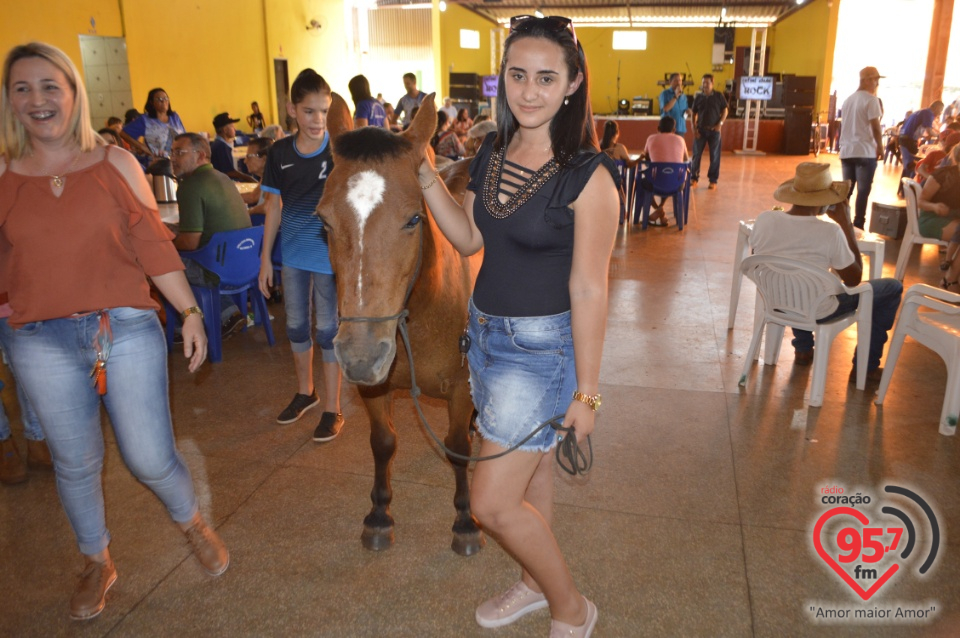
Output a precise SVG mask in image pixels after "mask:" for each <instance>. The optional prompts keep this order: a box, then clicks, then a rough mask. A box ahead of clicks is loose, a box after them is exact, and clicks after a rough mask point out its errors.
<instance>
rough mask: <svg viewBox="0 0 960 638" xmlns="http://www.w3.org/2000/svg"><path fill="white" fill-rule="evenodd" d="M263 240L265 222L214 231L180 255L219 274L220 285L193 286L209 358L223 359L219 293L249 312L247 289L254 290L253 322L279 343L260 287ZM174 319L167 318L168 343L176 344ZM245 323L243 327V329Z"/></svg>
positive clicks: (172, 311)
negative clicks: (202, 243) (201, 243)
mask: <svg viewBox="0 0 960 638" xmlns="http://www.w3.org/2000/svg"><path fill="white" fill-rule="evenodd" d="M262 244H263V226H253V227H251V228H243V229H240V230H231V231H226V232H222V233H214V235H213V237H211V238H210V242H209V243H208V244H207V245H206V246H204V247H203V248H201V249H199V250H193V251H189V252H182V253H180V256H181V257H184V258H187V259H192V260H194V261H195V262H197V263H198V264H200V265H201V266H203V267H204V268H205V269H206V270H209V271H210V272H212V273H214V274H216V275H217V276H218V277H219V278H220V284H219V285H217V286H196V285H193V284H191V286H190V288H191V289H192V290H193V294H194V295H195V296H196V298H197V303H199V304H200V309H201V310H202V311H203V326H204V328H205V329H206V331H207V340H208V351H209V355H210V361H211V362H212V363H219V362H220V361H222V360H223V339H222V337H221V334H220V296H221V295H230V296H232V297H233V299H234V301H235V303H236V304H237V307H239V308H240V311H241V312H243V313H246V309H247V291H248V290H252V291H253V295H252V299H251V301H252V303H253V313H254V323H255V324H258V325H262V326H263V329H264V331H265V332H266V333H267V343H269V344H270V345H271V346H272V345H274V343H276V341H275V340H274V338H273V328H272V326H271V325H270V313H269V312H267V301H266V299H264V297H263V295H261V294H260V291H259V289H258V282H257V278H258V277H259V275H260V248H261V246H262ZM166 305H167V317H175V316H176V315H177V313H176V310H175V309H174V308H173V307H172V306H170V304H169V303H166ZM175 323H176V322H175V321H173V320H168V321H167V347H168V348H170V349H172V348H173V333H174V325H175ZM246 329H247V328H246V326H244V327H243V330H244V332H245V331H246Z"/></svg>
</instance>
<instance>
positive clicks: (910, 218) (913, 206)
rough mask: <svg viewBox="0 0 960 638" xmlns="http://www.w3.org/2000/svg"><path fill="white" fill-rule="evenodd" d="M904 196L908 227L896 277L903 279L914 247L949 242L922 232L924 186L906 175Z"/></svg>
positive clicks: (899, 256) (901, 245) (902, 243)
mask: <svg viewBox="0 0 960 638" xmlns="http://www.w3.org/2000/svg"><path fill="white" fill-rule="evenodd" d="M901 181H902V182H903V196H904V198H905V199H906V201H907V227H906V229H905V230H904V231H903V241H902V242H900V254H899V255H898V256H897V270H896V272H895V273H894V277H896V278H897V279H898V280H900V281H903V275H904V273H906V271H907V262H908V261H910V254H911V253H912V252H913V247H914V246H915V245H917V244H921V245H923V244H936V245H938V246H946V245H947V242H945V241H943V240H942V239H934V238H933V237H924V236H923V235H921V234H920V221H919V219H920V191H922V190H923V187H922V186H920V184H918V183H917V182H915V181H914V180H912V179H910V178H909V177H904V178H903V180H901Z"/></svg>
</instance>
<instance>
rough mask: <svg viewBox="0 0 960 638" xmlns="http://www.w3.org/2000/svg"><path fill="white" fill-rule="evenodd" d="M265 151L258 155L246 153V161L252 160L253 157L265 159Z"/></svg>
mask: <svg viewBox="0 0 960 638" xmlns="http://www.w3.org/2000/svg"><path fill="white" fill-rule="evenodd" d="M266 156H267V151H260V152H259V153H247V159H253V158H254V157H266Z"/></svg>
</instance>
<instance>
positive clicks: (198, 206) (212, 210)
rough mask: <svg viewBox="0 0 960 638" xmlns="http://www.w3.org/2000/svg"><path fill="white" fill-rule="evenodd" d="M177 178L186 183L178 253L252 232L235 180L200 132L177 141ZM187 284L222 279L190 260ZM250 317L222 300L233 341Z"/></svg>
mask: <svg viewBox="0 0 960 638" xmlns="http://www.w3.org/2000/svg"><path fill="white" fill-rule="evenodd" d="M170 162H171V164H172V166H173V174H174V175H176V176H177V179H179V180H180V186H179V187H178V188H177V204H178V206H179V208H180V224H179V232H178V233H177V236H176V238H175V239H174V240H173V245H174V246H176V248H177V250H197V249H198V248H202V247H203V246H206V245H207V244H208V243H209V242H210V238H211V237H212V236H213V234H214V233H219V232H223V231H228V230H239V229H241V228H250V215H248V214H247V206H246V204H244V203H243V199H242V198H241V197H240V192H239V191H238V190H237V187H236V185H235V184H234V183H233V182H232V181H230V179H229V178H228V177H227V176H226V175H224V174H223V173H220V172H218V171H216V170H214V168H213V166H212V165H211V163H210V143H209V142H207V140H205V139H204V138H203V137H201V136H200V135H198V134H196V133H183V134H181V135H178V136H177V137H175V138H174V140H173V148H172V150H171V152H170ZM183 264H184V266H186V276H187V281H189V282H190V283H191V284H194V285H199V286H203V285H209V280H210V278H212V277H216V275H214V274H212V273H209V272H207V271H206V270H204V268H203V267H201V266H200V264H198V263H197V262H195V261H193V260H192V259H188V258H184V259H183ZM245 321H246V317H245V316H244V314H243V313H241V312H240V309H239V308H237V306H236V305H235V304H234V303H233V300H232V299H231V298H230V297H229V296H224V295H221V296H220V324H221V329H222V331H223V336H224V337H227V336H229V335H231V334H233V332H235V331H236V330H237V329H239V328H241V327H242V326H243V324H244V322H245Z"/></svg>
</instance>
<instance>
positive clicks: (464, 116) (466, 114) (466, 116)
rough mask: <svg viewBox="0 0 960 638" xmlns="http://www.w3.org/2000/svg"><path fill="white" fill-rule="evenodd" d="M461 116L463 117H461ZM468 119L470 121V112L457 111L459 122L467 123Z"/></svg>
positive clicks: (464, 110) (465, 110)
mask: <svg viewBox="0 0 960 638" xmlns="http://www.w3.org/2000/svg"><path fill="white" fill-rule="evenodd" d="M461 115H462V116H463V117H460V116H461ZM468 119H470V111H468V110H467V109H460V110H459V111H457V121H458V122H466V121H467V120H468Z"/></svg>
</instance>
